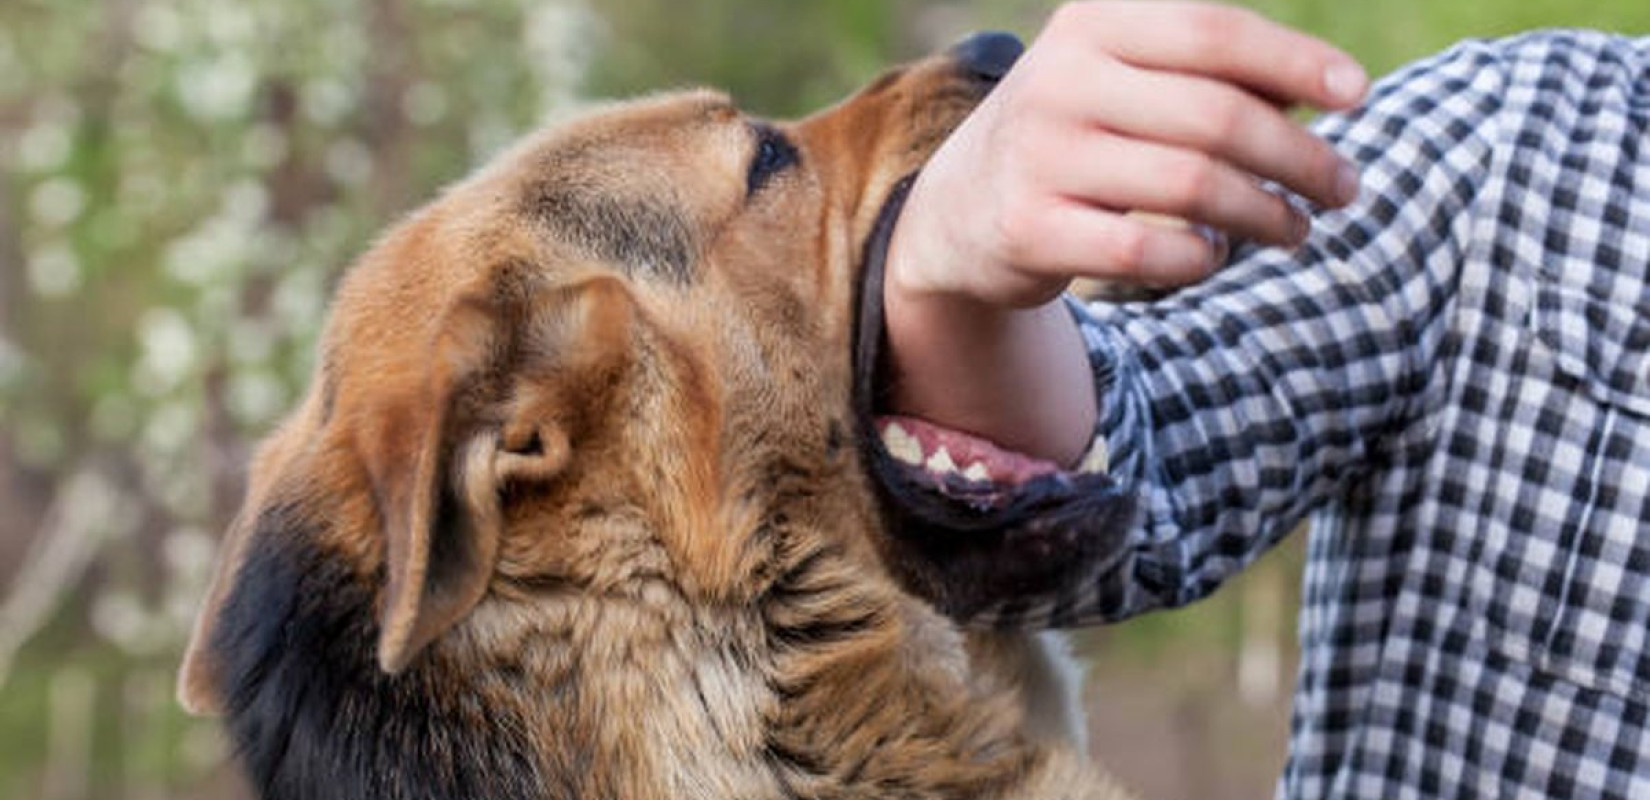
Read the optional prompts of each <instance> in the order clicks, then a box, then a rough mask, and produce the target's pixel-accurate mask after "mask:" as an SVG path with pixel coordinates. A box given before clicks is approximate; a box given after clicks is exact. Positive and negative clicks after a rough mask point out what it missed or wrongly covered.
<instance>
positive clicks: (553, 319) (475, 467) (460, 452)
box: [360, 279, 633, 673]
mask: <svg viewBox="0 0 1650 800" xmlns="http://www.w3.org/2000/svg"><path fill="white" fill-rule="evenodd" d="M503 294H505V295H506V298H505V299H503V300H501V299H499V298H498V297H493V298H489V299H487V300H485V301H476V302H468V303H460V304H458V305H457V306H455V307H454V309H453V310H452V311H451V312H450V313H449V316H448V319H447V320H445V322H444V324H443V325H442V332H441V335H440V340H439V343H438V345H437V346H436V348H435V352H434V354H433V358H432V359H431V373H430V375H431V380H430V386H429V391H428V393H427V394H426V395H424V396H423V397H420V398H415V399H414V402H412V403H410V404H406V405H403V406H401V407H400V408H399V409H397V410H396V411H395V412H394V413H392V414H391V415H390V416H389V418H390V419H397V420H404V421H405V423H406V424H405V425H404V426H403V425H401V424H399V423H398V424H397V427H399V428H401V432H402V433H404V434H405V435H407V436H409V437H411V439H412V440H413V441H416V442H417V445H416V449H415V450H414V451H412V452H411V453H408V452H407V451H406V449H405V448H404V447H403V446H401V445H399V444H397V443H395V442H394V441H393V440H392V439H393V437H394V436H395V434H396V431H386V432H385V433H388V434H390V436H386V437H376V438H375V440H373V441H366V442H360V445H361V446H362V449H363V451H364V452H363V456H364V461H365V462H366V465H367V471H368V474H369V475H370V477H371V480H372V482H373V485H374V487H375V491H376V494H377V497H378V498H379V499H380V502H381V503H382V507H383V508H384V509H385V512H384V517H385V519H384V528H385V530H384V534H385V537H386V564H385V580H386V583H385V588H384V596H383V607H382V612H381V616H380V630H379V639H378V661H379V666H380V667H382V668H383V669H384V671H386V672H390V673H394V672H399V671H400V670H402V669H403V668H405V667H406V666H407V664H408V663H409V662H410V661H411V660H412V659H413V657H414V656H416V655H417V654H418V653H419V652H420V651H421V650H423V649H424V647H426V646H428V645H429V644H430V642H432V641H434V640H435V639H436V638H437V637H438V636H440V635H441V634H442V633H443V632H445V631H446V630H448V629H449V628H451V627H452V626H453V625H454V624H455V623H456V622H458V621H459V620H460V619H462V618H463V617H464V616H465V615H466V614H467V613H469V611H470V609H471V608H473V607H474V606H475V604H476V603H477V602H478V601H480V600H481V598H482V597H483V596H484V595H485V594H486V592H487V587H488V585H489V583H490V580H491V578H492V574H493V569H494V564H495V560H496V557H497V554H498V546H499V541H500V539H501V538H502V536H503V533H504V522H505V520H504V513H505V508H504V492H505V490H506V489H507V488H509V487H510V486H511V485H512V484H517V485H519V484H527V483H533V482H543V481H548V480H551V479H553V478H554V477H556V476H557V475H558V474H560V473H561V472H562V470H563V468H564V467H565V466H566V464H567V461H568V458H569V455H570V446H571V445H570V436H571V434H572V433H573V428H574V427H576V426H577V425H579V424H580V418H581V417H582V416H583V414H584V410H583V409H581V408H580V407H579V406H580V403H581V401H587V400H589V398H588V397H587V396H584V395H581V392H580V389H581V388H584V387H589V386H591V385H592V384H595V385H605V384H608V383H609V381H606V380H592V374H591V373H592V371H609V370H613V369H616V368H618V367H620V366H622V363H623V361H624V359H625V356H626V353H627V352H628V348H627V347H626V346H625V345H626V344H627V343H628V340H629V331H630V323H631V319H632V317H631V314H632V310H633V305H632V304H631V302H630V298H629V296H628V294H627V293H626V292H625V291H624V289H623V287H622V286H621V285H620V284H619V282H618V281H616V280H613V279H592V280H588V281H585V282H582V283H579V284H577V285H574V286H567V287H561V288H556V289H541V290H535V291H530V292H525V293H522V296H515V297H509V296H508V295H509V293H508V292H506V293H503ZM407 455H411V456H412V458H411V459H410V461H409V460H408V459H407V458H406V456H407Z"/></svg>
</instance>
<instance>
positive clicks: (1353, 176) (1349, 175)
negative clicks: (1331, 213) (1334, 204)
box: [1335, 161, 1363, 206]
mask: <svg viewBox="0 0 1650 800" xmlns="http://www.w3.org/2000/svg"><path fill="white" fill-rule="evenodd" d="M1362 185H1363V178H1362V177H1360V176H1359V174H1358V168H1357V167H1356V166H1353V165H1352V164H1351V163H1349V162H1346V161H1342V162H1341V167H1340V169H1339V170H1338V171H1337V172H1336V173H1335V199H1337V200H1339V201H1340V203H1341V205H1343V206H1347V205H1351V204H1352V202H1353V201H1354V200H1357V199H1358V190H1359V188H1361V186H1362Z"/></svg>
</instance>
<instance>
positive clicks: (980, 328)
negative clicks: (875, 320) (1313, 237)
mask: <svg viewBox="0 0 1650 800" xmlns="http://www.w3.org/2000/svg"><path fill="white" fill-rule="evenodd" d="M1257 54H1264V57H1257ZM1364 82H1365V79H1364V77H1363V73H1362V71H1361V70H1360V69H1359V68H1358V67H1357V65H1356V63H1355V62H1353V61H1352V60H1351V59H1350V57H1348V56H1346V55H1345V54H1342V53H1340V52H1339V51H1336V50H1334V49H1333V48H1331V47H1329V46H1328V45H1325V44H1323V43H1322V42H1319V41H1317V40H1315V39H1311V38H1310V37H1306V36H1304V35H1302V34H1298V33H1295V32H1293V31H1289V30H1287V29H1284V28H1282V27H1279V26H1276V25H1273V24H1271V23H1269V22H1266V21H1265V20H1263V19H1261V18H1260V17H1258V16H1256V15H1254V14H1253V13H1251V12H1247V11H1243V10H1240V9H1234V8H1229V7H1222V6H1214V5H1206V4H1194V3H1139V2H1085V3H1072V4H1068V5H1066V6H1063V7H1062V8H1061V9H1060V10H1059V11H1057V12H1056V14H1055V15H1054V17H1053V18H1051V20H1050V22H1049V24H1048V25H1047V27H1046V28H1045V29H1044V31H1043V32H1042V34H1041V35H1040V36H1039V37H1038V38H1037V40H1036V41H1035V42H1034V43H1033V45H1032V46H1031V48H1030V50H1029V51H1028V52H1027V53H1026V54H1025V56H1023V57H1022V59H1021V61H1020V62H1019V63H1018V64H1017V65H1016V66H1015V68H1014V69H1013V70H1011V71H1010V72H1009V74H1008V76H1007V77H1006V78H1005V79H1004V80H1003V83H1002V84H1001V85H1000V86H998V87H997V88H996V89H995V90H994V91H993V93H992V94H991V95H990V96H989V97H988V98H987V99H986V100H985V102H984V103H983V104H982V105H981V107H980V109H978V111H977V112H976V113H975V114H974V115H973V116H971V117H970V118H969V119H968V120H967V121H966V122H965V123H964V124H963V125H962V127H961V128H960V129H959V130H958V131H957V132H956V133H955V134H954V135H953V136H952V137H951V139H950V140H948V141H947V142H946V144H945V145H944V146H943V147H942V148H941V149H940V150H939V152H938V153H936V154H935V156H934V158H933V159H932V160H931V161H930V162H929V164H928V165H927V167H925V169H924V170H923V173H922V174H921V175H920V176H919V177H918V180H917V182H916V184H915V185H914V186H913V188H912V192H911V197H910V199H909V200H908V202H907V205H906V210H905V212H904V213H903V214H902V217H901V220H900V223H899V226H898V227H897V228H896V229H895V233H894V240H893V243H892V248H891V253H890V258H889V265H888V278H887V284H886V287H885V296H884V303H885V307H886V311H887V327H888V338H889V345H890V353H891V356H892V365H893V370H892V373H893V374H894V376H895V379H894V381H893V383H892V387H891V388H892V396H893V405H894V407H895V408H896V409H898V410H900V411H902V412H904V413H908V414H910V415H913V416H919V417H924V418H928V419H933V420H936V421H939V422H942V423H945V424H947V425H948V426H950V427H954V428H960V429H963V430H968V431H970V432H973V433H976V434H980V435H982V436H984V437H985V438H988V439H991V440H993V441H996V442H998V443H1000V444H1003V445H1005V446H1007V447H1009V448H1011V449H1015V450H1019V451H1021V452H1024V453H1027V454H1029V455H1033V456H1039V457H1043V458H1047V459H1049V460H1054V461H1057V462H1060V463H1072V462H1073V461H1074V460H1075V458H1076V456H1077V455H1079V454H1080V452H1081V450H1082V448H1083V446H1084V445H1085V444H1086V443H1087V441H1088V437H1089V435H1090V434H1091V432H1092V430H1093V423H1094V420H1095V404H1094V397H1093V389H1092V386H1091V384H1090V383H1089V382H1088V380H1087V379H1086V378H1084V377H1083V376H1084V375H1086V369H1085V365H1086V356H1085V352H1084V348H1083V346H1082V343H1081V340H1080V339H1079V338H1078V336H1077V332H1076V328H1075V326H1074V325H1073V323H1072V321H1071V318H1070V316H1069V314H1068V313H1067V312H1066V310H1065V309H1064V308H1063V307H1062V306H1061V304H1060V303H1059V301H1058V296H1059V294H1060V292H1061V291H1062V290H1063V289H1064V288H1065V287H1066V285H1067V284H1068V283H1069V282H1070V280H1071V279H1072V278H1073V277H1076V276H1078V275H1086V276H1089V277H1098V278H1105V279H1110V280H1115V281H1122V282H1129V283H1143V284H1151V285H1156V286H1168V285H1177V284H1184V283H1188V282H1191V281H1195V280H1197V279H1200V278H1202V277H1204V276H1206V275H1207V274H1208V273H1209V271H1210V270H1211V269H1213V268H1214V266H1215V263H1216V261H1217V260H1218V257H1219V255H1220V250H1221V247H1220V245H1219V243H1218V242H1217V241H1214V240H1211V238H1209V237H1206V236H1201V235H1199V234H1198V233H1197V232H1195V231H1194V230H1192V229H1190V228H1176V227H1171V226H1163V225H1155V224H1151V223H1147V222H1144V221H1142V220H1141V219H1140V218H1138V217H1134V216H1130V215H1128V214H1127V212H1129V211H1132V210H1144V211H1150V212H1155V213H1159V214H1168V215H1173V216H1176V217H1180V218H1183V219H1187V220H1192V221H1195V222H1198V223H1203V224H1205V225H1207V226H1209V227H1210V228H1212V229H1218V230H1222V231H1230V232H1231V233H1232V234H1233V235H1235V236H1239V237H1242V238H1245V239H1253V240H1256V241H1261V242H1266V243H1270V244H1280V245H1282V244H1291V243H1294V242H1298V241H1299V240H1300V239H1301V238H1302V237H1303V236H1304V234H1305V229H1306V221H1305V218H1304V217H1303V216H1301V214H1300V213H1299V212H1298V211H1296V210H1295V209H1293V208H1292V207H1290V206H1289V205H1288V204H1287V203H1286V202H1284V200H1283V199H1282V198H1280V197H1279V196H1277V195H1276V194H1274V193H1272V192H1270V191H1267V190H1265V189H1263V188H1262V187H1261V186H1260V185H1259V182H1258V180H1257V179H1268V180H1274V181H1277V182H1278V183H1280V184H1282V185H1284V186H1287V187H1289V188H1291V189H1293V190H1295V191H1297V192H1300V193H1302V194H1304V195H1306V196H1307V197H1310V198H1312V199H1314V200H1316V201H1318V202H1319V203H1322V204H1324V205H1340V204H1342V203H1344V202H1345V201H1347V200H1349V199H1350V196H1351V195H1352V194H1353V193H1354V192H1355V190H1356V178H1355V174H1354V173H1352V172H1351V170H1350V167H1349V166H1348V165H1346V164H1345V163H1344V162H1343V161H1341V160H1340V159H1339V158H1338V157H1337V156H1336V155H1335V154H1334V153H1333V152H1332V151H1331V150H1330V149H1329V148H1328V147H1327V145H1325V144H1324V143H1323V142H1321V141H1318V140H1316V139H1315V138H1314V137H1312V136H1310V135H1309V134H1307V133H1305V132H1304V131H1302V130H1301V129H1300V128H1299V127H1298V126H1296V125H1294V124H1293V123H1292V122H1291V121H1290V120H1288V118H1287V117H1286V114H1285V111H1284V109H1283V108H1282V106H1285V105H1293V104H1296V103H1309V104H1313V105H1318V106H1321V107H1344V106H1346V105H1349V104H1350V103H1352V102H1355V101H1356V100H1357V99H1358V97H1359V96H1361V94H1362V91H1363V87H1364ZM1274 103H1277V104H1276V105H1275V104H1274ZM981 376H990V379H989V380H981V379H980V378H981Z"/></svg>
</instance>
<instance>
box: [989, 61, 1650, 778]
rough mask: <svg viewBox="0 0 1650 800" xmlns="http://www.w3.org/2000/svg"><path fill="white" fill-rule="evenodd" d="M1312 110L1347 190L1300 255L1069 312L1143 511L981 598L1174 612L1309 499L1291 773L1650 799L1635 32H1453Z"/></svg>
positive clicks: (1051, 614)
mask: <svg viewBox="0 0 1650 800" xmlns="http://www.w3.org/2000/svg"><path fill="white" fill-rule="evenodd" d="M1319 129H1320V130H1321V131H1322V132H1323V133H1324V134H1325V135H1326V136H1327V137H1328V138H1329V139H1330V140H1332V141H1333V142H1335V143H1336V145H1337V146H1338V147H1339V148H1340V149H1341V150H1342V151H1343V152H1344V153H1347V154H1348V155H1350V156H1352V157H1353V158H1355V159H1356V160H1357V161H1359V162H1361V163H1362V164H1363V165H1364V166H1365V169H1364V192H1363V196H1362V199H1361V200H1360V201H1359V202H1358V203H1357V204H1356V205H1355V206H1354V207H1352V208H1350V209H1347V210H1344V211H1340V212H1335V213H1324V214H1321V215H1319V216H1318V218H1317V223H1316V230H1315V231H1314V233H1313V234H1312V236H1311V238H1310V240H1309V241H1308V242H1307V244H1306V245H1305V246H1304V247H1302V248H1301V249H1300V250H1299V251H1298V252H1295V253H1287V252H1282V251H1277V250H1253V251H1247V252H1240V253H1238V255H1237V258H1236V259H1235V260H1234V263H1233V265H1232V266H1230V267H1229V268H1228V269H1227V270H1226V271H1224V272H1223V273H1221V274H1220V275H1218V276H1217V277H1215V278H1214V279H1212V280H1210V281H1208V282H1207V283H1205V284H1203V285H1201V286H1199V287H1196V288H1195V289H1192V290H1189V291H1186V292H1184V293H1182V294H1179V295H1177V296H1175V297H1173V298H1171V299H1170V300H1168V301H1165V302H1161V303H1159V304H1155V305H1123V306H1105V305H1096V306H1094V307H1092V308H1089V309H1087V311H1086V312H1083V313H1085V314H1086V315H1087V318H1086V319H1085V321H1084V323H1083V325H1082V327H1083V332H1084V335H1085V337H1086V339H1087V341H1088V343H1089V346H1090V349H1091V351H1092V353H1093V360H1094V364H1095V367H1096V375H1097V378H1098V382H1099V390H1100V398H1101V404H1102V408H1103V411H1102V416H1103V421H1102V432H1103V435H1104V438H1105V441H1106V444H1107V446H1108V447H1109V449H1110V455H1111V462H1112V470H1113V472H1114V474H1115V475H1116V476H1117V477H1118V478H1119V479H1120V480H1122V481H1123V482H1125V483H1127V484H1132V485H1134V486H1137V487H1138V489H1139V491H1140V492H1141V496H1142V498H1143V503H1142V506H1143V508H1142V512H1141V513H1142V517H1143V519H1144V523H1143V525H1142V526H1141V530H1140V533H1139V538H1138V540H1137V542H1136V544H1135V545H1134V547H1133V549H1132V552H1131V555H1130V562H1129V563H1128V564H1127V568H1126V569H1124V570H1121V574H1117V575H1114V576H1113V579H1109V580H1107V581H1105V582H1102V583H1101V584H1100V585H1097V586H1094V587H1093V589H1092V591H1091V592H1090V593H1089V594H1088V595H1086V596H1082V597H1075V598H1058V599H1056V600H1054V601H1052V602H1048V603H1029V604H1027V605H1025V606H1024V607H1021V608H1017V609H1004V610H1002V612H1003V613H1005V614H1008V615H1011V616H1016V617H1017V618H1018V619H1019V620H1020V621H1027V620H1033V621H1053V622H1054V623H1056V624H1074V623H1080V622H1083V621H1091V620H1094V619H1098V618H1107V619H1113V618H1119V617H1123V616H1127V615H1130V614H1135V613H1139V612H1141V611H1145V610H1147V609H1150V608H1153V607H1160V606H1173V605H1180V604H1182V603H1187V602H1190V601H1193V600H1196V599H1198V598H1200V597H1202V596H1204V595H1206V594H1208V593H1209V592H1210V591H1212V590H1213V589H1214V588H1215V587H1216V586H1218V585H1219V584H1220V583H1221V581H1222V580H1224V579H1225V578H1226V577H1228V576H1230V575H1231V574H1232V573H1233V572H1235V571H1236V570H1238V569H1240V568H1241V567H1243V565H1244V564H1246V563H1248V562H1249V561H1250V560H1251V559H1253V558H1255V557H1256V556H1258V555H1259V554H1260V553H1261V552H1262V551H1264V550H1265V549H1266V548H1267V547H1268V546H1270V545H1272V544H1273V543H1274V542H1276V541H1277V540H1278V539H1279V538H1280V537H1281V536H1283V535H1284V534H1285V533H1287V532H1288V531H1289V530H1291V529H1292V528H1294V527H1295V526H1296V524H1297V523H1298V522H1300V521H1301V520H1302V519H1304V518H1307V517H1310V518H1311V519H1312V520H1313V528H1312V533H1311V541H1310V544H1309V560H1308V565H1307V569H1306V576H1305V605H1304V608H1303V609H1302V610H1301V616H1300V636H1301V643H1302V646H1303V651H1304V659H1303V663H1302V665H1301V670H1300V675H1299V677H1298V681H1299V683H1298V686H1297V692H1296V697H1295V710H1294V717H1293V724H1292V729H1293V742H1292V747H1291V752H1290V756H1289V761H1288V764H1287V766H1286V768H1285V772H1284V775H1283V780H1282V784H1281V786H1280V788H1279V795H1280V796H1283V797H1303V798H1319V797H1337V798H1338V797H1355V798H1388V799H1389V798H1437V797H1480V798H1547V797H1588V798H1592V797H1607V798H1635V799H1638V800H1643V799H1645V798H1650V39H1639V40H1630V39H1623V38H1615V37H1608V36H1604V35H1600V34H1590V33H1579V32H1550V33H1541V34H1534V35H1529V36H1524V37H1521V38H1517V39H1512V40H1507V41H1502V42H1493V43H1483V42H1474V43H1468V44H1465V45H1462V46H1460V47H1457V48H1455V49H1454V50H1452V51H1450V52H1448V53H1446V54H1444V55H1442V56H1440V57H1437V58H1434V59H1432V60H1430V61H1427V62H1424V63H1421V64H1418V65H1416V66H1413V67H1411V68H1409V69H1407V70H1405V71H1403V72H1401V73H1399V74H1397V75H1395V76H1393V77H1391V78H1390V79H1388V80H1386V81H1383V82H1382V83H1381V84H1380V85H1379V86H1378V87H1377V89H1376V90H1375V91H1374V93H1373V95H1372V97H1371V99H1370V101H1369V102H1368V104H1367V106H1366V107H1365V108H1364V109H1362V110H1361V111H1358V112H1356V113H1354V114H1351V115H1346V116H1334V117H1330V118H1327V119H1325V120H1323V121H1322V122H1321V123H1320V125H1319ZM1028 615H1029V616H1028Z"/></svg>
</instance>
